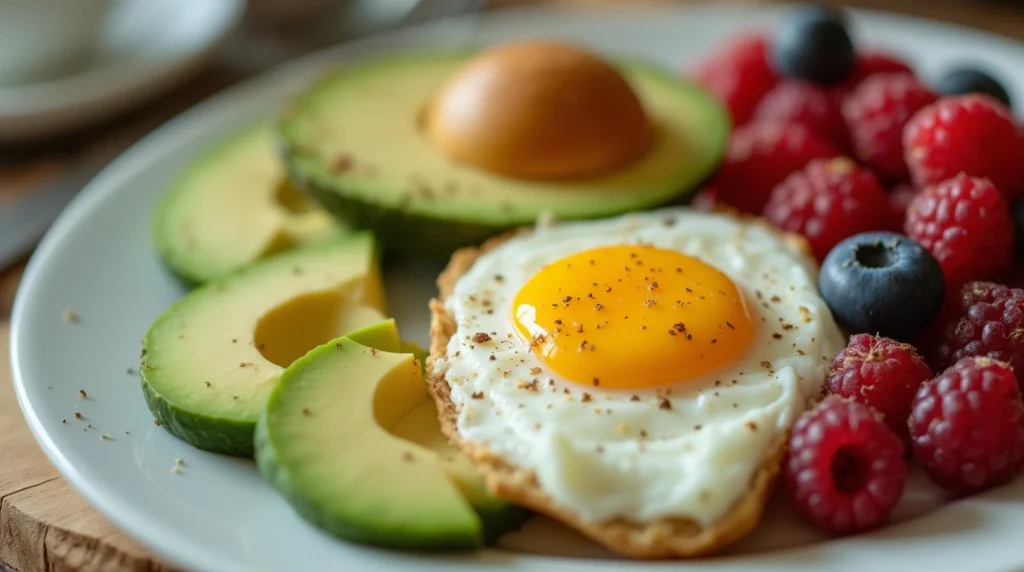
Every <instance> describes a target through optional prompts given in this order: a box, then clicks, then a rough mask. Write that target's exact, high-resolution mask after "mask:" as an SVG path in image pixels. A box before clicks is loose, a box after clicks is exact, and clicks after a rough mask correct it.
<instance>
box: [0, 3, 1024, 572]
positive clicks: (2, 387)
mask: <svg viewBox="0 0 1024 572" xmlns="http://www.w3.org/2000/svg"><path fill="white" fill-rule="evenodd" d="M538 3H543V4H552V5H558V6H561V7H572V8H581V9H582V8H587V9H595V8H596V9H600V8H602V7H611V6H621V5H622V4H623V3H624V1H623V0H544V1H543V2H537V1H536V0H530V1H520V0H501V1H499V2H497V4H499V5H500V6H501V7H504V6H516V5H521V4H538ZM666 3H669V4H671V3H674V4H681V3H691V4H692V3H701V2H695V1H690V2H678V1H677V2H671V0H651V1H644V0H636V1H632V2H628V4H630V5H652V4H666ZM719 3H720V2H719ZM733 3H745V4H766V3H771V0H747V1H741V2H733ZM833 3H844V4H849V5H855V6H861V7H867V8H872V9H885V10H891V11H896V12H902V13H908V14H914V15H920V16H925V17H929V18H934V19H938V20H945V21H952V22H956V23H961V24H965V25H968V26H973V27H977V28H981V29H984V30H988V31H991V32H996V33H1000V34H1003V35H1007V36H1011V37H1016V38H1021V39H1024V9H1020V8H1016V9H1015V8H1010V7H1009V6H1010V5H1011V4H1013V3H1012V2H982V1H980V0H849V1H846V2H840V1H838V0H835V1H833ZM239 77H240V76H239V75H238V74H236V73H233V72H232V71H230V70H226V69H219V68H217V67H216V66H213V67H211V68H210V69H208V70H207V71H206V72H205V73H204V74H203V75H202V76H200V77H199V78H197V79H196V80H194V81H192V82H191V83H189V84H188V85H186V86H183V87H182V88H181V89H179V90H176V91H175V92H174V93H173V94H171V95H170V96H168V97H167V98H164V99H163V100H161V101H158V102H155V103H154V104H152V105H149V106H147V107H144V108H142V109H140V110H138V111H136V112H134V113H132V114H131V115H130V116H128V117H125V118H122V119H120V120H118V122H116V123H113V124H107V125H104V126H100V127H98V128H96V129H93V130H91V131H90V132H85V133H79V134H75V135H72V136H69V137H65V138H62V139H61V140H60V141H59V142H50V143H44V144H39V145H33V146H29V147H24V148H18V149H9V150H3V152H0V206H2V204H3V203H4V202H6V201H8V200H12V198H13V197H15V196H16V195H18V194H19V193H24V192H29V190H30V189H32V188H34V187H36V186H37V185H38V183H39V182H40V181H42V180H45V178H46V177H47V176H51V175H53V174H54V173H56V172H60V171H61V170H63V169H66V168H69V167H70V166H71V165H73V164H74V163H75V162H76V160H77V159H78V158H80V157H81V156H83V155H86V154H90V153H93V152H94V151H95V149H96V148H98V147H102V146H104V145H112V144H111V143H109V142H110V141H111V140H115V141H117V145H118V146H119V147H123V146H125V145H127V144H128V143H130V142H131V141H132V140H134V139H136V138H138V137H139V136H141V135H143V134H145V133H146V132H148V131H149V130H151V129H152V128H153V127H154V126H156V125H158V124H159V123H161V122H162V121H164V120H166V119H167V118H169V117H171V116H173V115H174V114H176V113H178V112H180V111H181V110H183V109H185V108H186V107H188V106H189V105H191V104H192V103H194V102H196V101H198V100H200V99H202V98H203V97H206V96H208V95H210V94H212V93H214V92H216V91H218V90H220V89H222V88H223V87H226V86H228V85H230V84H232V83H234V82H235V81H237V80H238V79H239ZM23 266H24V264H23V263H22V264H18V265H16V266H15V267H13V268H11V269H8V270H7V271H5V272H3V273H0V572H9V571H13V572H92V571H103V572H124V571H169V570H172V569H173V568H172V567H170V566H168V565H166V564H165V563H162V562H161V561H160V560H159V559H157V558H155V557H154V556H152V555H151V554H150V553H149V552H148V551H147V550H146V549H144V548H143V547H141V546H139V545H138V544H136V543H135V542H134V541H133V540H131V539H130V538H128V537H127V536H125V535H124V534H123V533H121V532H119V531H118V530H117V529H115V528H114V527H113V526H112V525H110V524H109V523H108V522H107V521H106V520H105V519H103V518H102V517H101V516H99V515H98V514H97V513H96V512H95V511H94V510H92V509H91V508H90V507H89V505H88V504H86V503H85V501H83V500H82V499H81V498H80V497H79V496H78V495H76V494H75V493H74V492H73V491H72V490H71V489H70V488H68V486H67V485H66V484H65V482H64V481H63V480H62V479H61V478H60V477H59V476H58V474H57V472H56V470H55V469H54V468H53V467H52V465H50V463H49V462H48V461H47V459H46V458H45V457H44V455H43V454H42V452H41V451H40V449H39V447H38V446H37V444H36V442H35V440H34V439H33V437H32V435H31V434H30V432H29V430H28V427H27V426H26V425H25V422H24V419H23V417H22V415H21V411H20V409H19V407H18V404H17V400H16V399H15V396H14V392H13V388H12V384H11V381H10V373H9V372H10V365H9V363H8V360H9V356H8V347H9V339H8V338H9V324H8V323H7V321H6V320H7V319H8V318H9V316H10V310H11V304H12V301H13V299H14V294H15V290H16V288H17V284H18V280H19V279H20V277H21V272H22V270H23Z"/></svg>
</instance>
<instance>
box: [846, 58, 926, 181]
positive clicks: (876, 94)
mask: <svg viewBox="0 0 1024 572" xmlns="http://www.w3.org/2000/svg"><path fill="white" fill-rule="evenodd" d="M938 97H939V96H938V95H936V94H935V92H933V91H932V90H931V89H929V88H928V87H926V86H925V85H924V84H922V83H921V82H919V81H918V80H917V79H916V78H914V76H913V75H910V74H907V73H882V74H876V75H873V76H871V77H869V78H867V79H866V80H864V81H863V82H862V83H861V84H860V85H859V86H858V87H857V88H856V89H854V90H853V91H852V92H850V94H849V95H847V96H846V99H845V100H844V101H843V108H842V109H843V117H844V118H845V119H846V128H847V129H848V130H849V133H850V141H851V143H852V145H853V148H854V150H855V151H856V153H857V157H858V158H859V159H860V160H861V161H862V162H863V163H864V164H866V165H867V166H869V167H871V168H872V169H873V170H874V171H875V172H876V173H878V175H879V176H880V177H882V178H883V179H886V180H890V181H901V180H906V179H907V178H909V176H910V172H909V171H908V170H907V165H906V163H905V162H904V161H903V126H904V125H906V123H907V121H908V120H909V119H910V118H911V117H912V116H913V115H914V113H916V112H917V111H918V110H919V109H921V108H922V107H924V106H926V105H928V104H930V103H933V102H934V101H935V100H937V99H938Z"/></svg>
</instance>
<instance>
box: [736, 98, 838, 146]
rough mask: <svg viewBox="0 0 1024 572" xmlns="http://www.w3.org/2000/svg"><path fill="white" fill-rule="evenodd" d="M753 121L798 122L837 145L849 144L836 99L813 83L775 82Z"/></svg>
mask: <svg viewBox="0 0 1024 572" xmlns="http://www.w3.org/2000/svg"><path fill="white" fill-rule="evenodd" d="M753 121H756V122H759V123H798V124H800V125H803V126H804V127H806V128H807V129H809V130H811V132H812V133H814V134H815V135H817V136H818V137H821V138H822V139H824V140H825V141H828V142H829V143H832V144H833V145H835V146H836V147H838V148H843V147H846V123H844V122H843V114H842V111H840V109H839V102H838V100H837V98H836V97H835V96H833V95H832V93H830V92H829V91H827V90H825V89H823V88H821V87H819V86H817V85H814V84H812V83H805V82H798V81H786V82H782V83H780V84H778V85H776V86H775V89H773V90H771V91H770V92H768V94H767V95H765V96H764V98H763V99H761V103H759V104H758V105H757V108H755V109H754V117H753Z"/></svg>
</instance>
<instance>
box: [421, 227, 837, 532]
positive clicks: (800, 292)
mask: <svg viewBox="0 0 1024 572" xmlns="http://www.w3.org/2000/svg"><path fill="white" fill-rule="evenodd" d="M445 306H446V311H447V312H448V313H449V315H450V316H451V317H452V318H453V319H454V321H455V323H456V326H457V330H456V332H455V334H454V335H453V336H452V337H451V339H450V341H449V344H448V346H447V352H446V356H445V357H444V358H443V359H438V360H437V361H436V362H435V371H434V373H435V374H437V375H444V376H445V379H446V381H447V383H448V384H449V386H450V388H451V400H452V402H453V403H454V404H455V407H456V409H457V411H458V417H457V431H458V433H459V437H460V439H462V440H463V441H466V442H470V443H472V444H474V445H475V446H478V447H484V448H486V449H487V450H488V451H489V452H490V453H491V454H493V455H495V456H497V457H499V458H501V459H503V460H504V461H505V462H506V463H508V464H510V465H512V466H514V467H518V468H521V469H526V470H529V471H532V472H533V473H534V474H535V475H536V479H537V482H538V485H539V487H540V488H541V489H542V490H543V491H544V492H545V493H546V494H547V495H548V496H550V497H551V499H552V500H553V501H554V502H555V503H557V504H559V505H561V506H562V507H564V508H565V509H568V510H571V511H572V512H574V513H575V514H576V516H577V517H578V518H579V519H581V520H582V521H587V522H601V521H605V520H608V519H614V518H623V519H628V520H631V521H634V522H647V521H651V520H655V519H659V518H668V517H674V518H688V519H690V520H692V521H694V522H696V523H697V524H698V525H701V526H709V525H711V524H713V523H715V522H716V521H717V520H719V519H720V518H722V517H723V516H724V515H725V514H726V513H727V512H728V511H729V509H730V508H731V507H732V506H733V505H734V503H735V502H736V501H738V500H739V499H740V498H741V497H742V496H743V495H744V494H745V493H746V491H747V489H748V487H749V486H750V482H751V478H752V476H753V474H754V472H755V470H756V468H757V466H758V464H759V462H760V461H761V460H762V456H763V455H764V453H765V452H766V449H767V448H768V447H769V446H771V444H772V443H773V442H775V440H776V439H777V437H778V436H779V435H780V433H784V432H785V431H787V430H788V429H789V428H790V427H791V425H792V424H793V422H794V421H795V419H796V417H797V415H799V413H800V412H802V411H803V410H804V409H805V407H806V404H807V400H808V398H811V397H817V396H818V395H819V394H820V391H821V386H822V382H823V380H824V378H825V375H826V373H827V371H828V367H829V364H830V361H831V359H832V357H833V356H834V355H835V354H836V353H837V352H838V351H839V350H840V349H841V348H842V347H843V345H844V344H845V338H844V336H843V335H842V333H841V331H840V330H839V328H838V327H837V326H836V323H835V322H834V320H833V318H832V316H831V314H830V312H829V310H828V307H827V306H826V304H825V302H824V301H823V300H822V299H821V297H820V296H819V295H818V290H817V284H816V266H815V263H814V262H813V260H811V259H810V258H809V257H808V256H807V255H806V254H804V252H802V251H801V249H800V248H799V247H798V246H795V245H794V244H792V242H791V241H787V240H786V238H785V237H784V236H783V235H781V234H780V233H778V232H777V231H775V230H773V229H771V228H770V227H768V226H767V225H765V224H763V223H761V222H759V221H756V220H755V219H750V218H737V217H733V216H731V215H727V214H709V213H704V212H698V211H693V210H690V209H686V208H671V209H663V210H659V211H650V212H645V213H635V214H630V215H625V216H621V217H617V218H614V219H605V220H600V221H589V222H573V223H566V224H559V225H551V226H549V227H539V228H537V229H536V230H535V231H534V232H532V233H529V234H525V235H521V236H517V237H515V238H512V239H510V240H508V241H507V242H504V243H502V244H501V245H499V246H497V247H496V248H494V249H491V250H490V251H488V252H486V253H484V254H483V255H481V256H480V257H479V258H478V259H477V260H476V262H475V263H474V264H473V266H472V267H471V268H470V269H469V270H468V271H467V272H466V273H465V274H464V275H463V276H461V277H460V278H459V280H458V281H457V282H456V284H455V287H454V289H453V292H452V294H451V296H449V297H448V298H447V300H446V301H445Z"/></svg>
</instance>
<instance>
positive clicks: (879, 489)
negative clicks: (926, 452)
mask: <svg viewBox="0 0 1024 572" xmlns="http://www.w3.org/2000/svg"><path fill="white" fill-rule="evenodd" d="M903 453H904V448H903V443H902V442H901V441H900V440H899V438H898V437H896V435H894V434H893V433H892V431H890V430H889V427H888V426H887V425H886V424H885V422H884V421H882V419H881V417H880V416H879V415H878V413H876V412H875V411H873V410H872V409H871V408H870V407H868V406H867V405H864V404H863V403H860V402H857V401H852V400H849V399H843V398H840V397H835V396H831V397H827V398H825V400H824V401H822V402H821V404H819V405H818V407H817V408H816V409H814V410H812V411H808V412H805V413H804V414H803V415H802V416H800V418H799V419H798V420H797V422H796V424H794V426H793V433H792V435H791V436H790V439H789V453H788V458H787V459H786V464H785V467H784V470H785V475H786V482H787V484H788V488H789V492H790V495H791V496H792V498H793V501H794V502H795V503H796V506H797V508H798V509H799V510H800V512H801V513H803V514H804V516H806V517H807V518H809V519H810V520H811V522H813V523H814V524H816V525H817V526H818V528H821V529H823V530H825V531H826V532H831V533H836V534H848V533H854V532H861V531H865V530H869V529H872V528H875V527H878V526H880V525H881V524H883V523H884V522H885V521H886V519H888V518H889V515H890V514H891V513H892V510H893V509H894V508H895V507H896V504H897V503H898V502H899V500H900V496H901V495H902V494H903V485H904V483H905V482H906V480H907V465H906V463H905V462H904V461H903Z"/></svg>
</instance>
